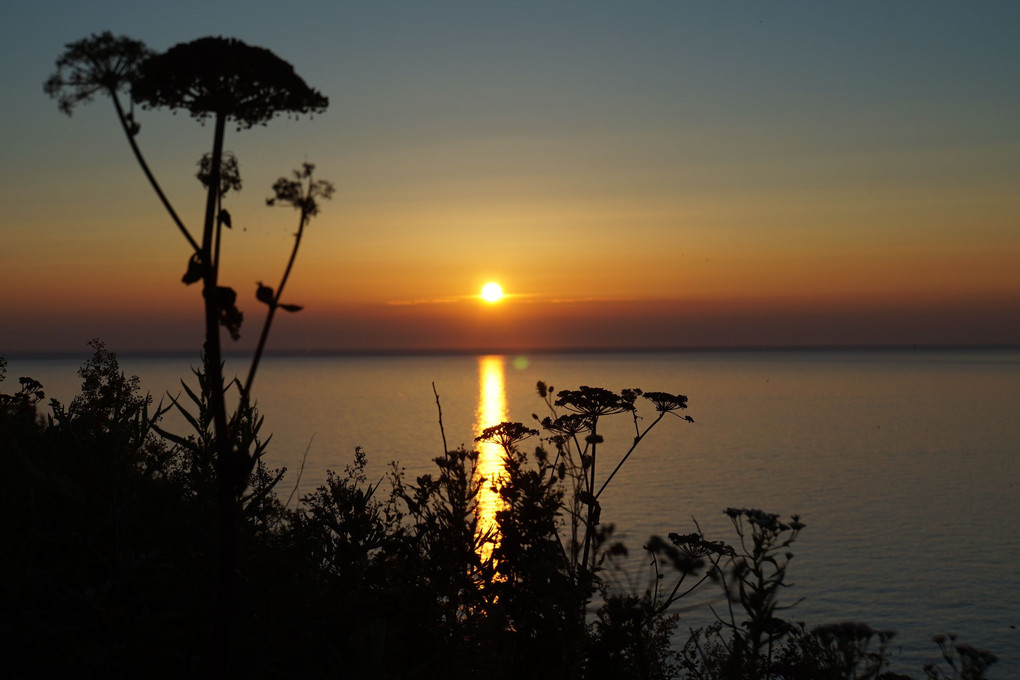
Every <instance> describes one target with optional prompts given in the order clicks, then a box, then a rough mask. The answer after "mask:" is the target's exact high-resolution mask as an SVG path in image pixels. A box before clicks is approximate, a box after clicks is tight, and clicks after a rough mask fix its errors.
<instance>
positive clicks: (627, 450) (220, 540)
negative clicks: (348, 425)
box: [0, 33, 995, 680]
mask: <svg viewBox="0 0 1020 680" xmlns="http://www.w3.org/2000/svg"><path fill="white" fill-rule="evenodd" d="M56 65H57V70H56V72H55V73H54V74H53V75H52V76H51V77H50V78H49V79H48V80H47V81H46V84H45V91H46V92H47V93H48V94H49V95H50V96H52V97H53V98H54V99H56V100H57V102H58V105H59V107H60V109H61V110H62V111H64V112H65V113H67V114H68V115H70V114H71V113H72V111H73V110H74V109H75V108H76V107H77V106H78V105H80V104H84V103H88V102H90V101H91V100H92V99H93V98H94V97H95V96H96V95H97V94H98V95H103V96H106V97H108V98H109V99H110V100H111V102H112V104H113V107H114V111H115V113H116V116H117V120H118V122H119V124H120V126H121V129H122V131H123V132H124V134H125V138H126V140H127V142H128V145H129V147H130V149H131V151H132V153H133V155H134V157H135V160H136V161H137V162H138V164H139V167H140V168H141V170H142V172H143V174H144V175H145V177H146V179H147V180H148V182H149V184H150V185H151V187H152V189H153V191H154V192H155V193H156V195H157V197H158V199H159V200H160V201H161V203H162V204H163V206H164V208H165V209H166V211H167V213H168V215H169V217H170V219H171V222H172V223H173V225H174V226H175V227H176V229H177V230H178V231H179V232H180V233H181V235H182V236H183V238H184V240H185V241H186V243H187V246H188V250H187V253H186V254H187V258H184V257H183V256H182V265H183V267H182V269H183V270H184V275H183V277H182V279H181V280H182V283H184V284H185V285H192V286H195V287H196V288H200V289H201V309H202V315H203V319H204V322H205V325H204V328H205V336H204V343H203V347H202V353H201V364H200V365H199V367H198V368H193V369H192V370H193V375H192V376H189V377H188V378H187V379H186V380H182V383H181V385H182V389H183V393H181V394H180V395H178V396H177V397H171V396H167V397H166V399H167V400H168V401H161V402H160V403H159V404H158V405H155V406H154V404H153V400H152V399H151V398H150V397H149V396H148V395H144V394H142V393H141V391H140V381H139V379H138V378H137V377H126V376H125V375H124V373H123V372H122V371H121V370H120V366H119V363H118V361H117V358H116V356H115V355H114V354H112V353H111V352H108V351H107V350H106V348H105V347H104V346H103V345H102V343H100V342H98V341H93V342H92V343H91V346H92V348H93V350H94V354H93V356H92V358H91V359H89V360H88V361H87V362H86V363H85V364H84V365H83V366H82V368H81V370H80V372H79V374H80V376H81V378H82V388H81V392H80V394H79V395H78V396H76V397H74V398H73V399H72V400H71V401H70V403H68V404H66V405H65V404H61V403H59V402H58V401H56V400H53V399H51V400H50V401H49V403H48V408H46V409H42V408H41V404H43V401H44V399H45V393H44V391H43V386H42V385H40V384H39V383H38V382H37V381H35V380H33V379H31V378H28V377H22V378H20V380H19V388H18V389H17V390H15V391H13V392H12V393H10V394H0V465H3V469H4V475H3V476H2V478H0V479H2V481H0V508H2V510H3V511H4V513H5V522H4V524H3V532H4V533H3V534H2V536H0V539H2V541H3V545H4V547H5V559H4V560H2V562H0V564H2V565H3V566H2V567H0V568H2V569H3V571H2V573H0V639H2V643H0V644H2V648H0V650H2V651H3V653H4V655H3V661H2V663H3V668H4V671H6V675H7V676H8V677H13V678H49V677H60V676H65V675H67V676H83V677H103V678H106V677H193V676H199V675H205V676H208V677H215V678H223V677H274V678H275V677H299V678H337V677H340V678H348V677H349V678H362V677H371V678H411V677H415V678H466V677H475V676H478V675H484V676H485V677H489V678H494V679H497V680H498V679H502V678H508V679H509V678H520V677H534V678H567V679H578V680H580V679H601V678H607V679H609V678H614V679H615V678H672V677H679V678H685V679H687V680H709V679H732V680H808V679H816V678H817V679H821V680H830V679H831V680H837V679H847V680H849V679H850V678H855V679H856V678H875V679H876V680H896V679H899V680H902V679H903V678H906V677H908V676H904V675H897V674H893V673H890V672H888V671H886V670H885V668H886V664H887V661H888V655H889V650H890V647H889V643H890V639H891V637H892V633H889V632H884V631H875V630H872V629H871V628H870V627H868V626H867V625H865V624H862V623H837V624H831V625H822V626H817V627H813V628H808V627H807V626H806V625H805V624H802V623H798V622H795V621H792V620H787V619H784V618H783V612H784V611H785V610H786V608H787V603H786V602H785V600H781V598H780V595H781V593H782V591H783V590H784V589H785V588H786V587H787V586H788V585H789V584H788V582H787V581H786V571H787V568H788V566H789V564H790V560H791V559H792V557H793V554H792V552H791V546H792V544H793V542H794V541H795V539H796V537H797V535H798V534H799V532H800V531H801V530H802V529H803V528H804V525H803V524H802V523H801V522H800V519H799V518H798V517H797V516H793V517H792V518H791V519H789V520H785V521H784V520H781V519H780V516H779V515H776V514H770V513H766V512H763V511H761V510H757V509H746V508H729V509H727V510H726V511H725V512H726V514H727V515H728V516H729V518H730V520H731V522H732V525H733V530H734V537H732V538H731V539H730V542H729V543H727V542H724V541H720V540H716V539H709V538H707V537H705V536H704V535H702V533H701V531H700V529H699V528H698V527H697V525H695V526H694V527H692V528H690V529H688V532H687V533H683V534H681V533H670V534H668V537H667V538H666V539H663V538H657V537H652V538H650V539H649V541H648V543H647V545H646V546H645V548H644V549H645V550H646V552H647V557H648V559H649V560H651V562H652V564H653V566H654V569H655V573H656V576H655V578H653V579H651V582H650V583H649V584H648V587H647V589H645V590H644V591H641V592H619V591H615V590H613V589H612V588H610V585H609V583H608V581H607V580H606V579H605V574H606V573H607V572H606V570H607V569H608V568H609V567H610V566H611V565H612V564H613V562H614V560H618V559H620V558H621V557H623V556H625V555H626V551H627V548H626V547H625V546H623V545H622V544H621V543H619V542H618V541H615V540H614V539H613V528H612V527H611V526H609V525H605V524H602V523H601V522H600V516H601V504H600V501H599V497H600V494H601V493H602V490H603V489H605V488H606V486H607V485H608V484H609V483H610V482H611V481H612V479H613V477H614V475H615V474H616V471H617V470H619V469H620V467H621V466H622V465H623V464H624V463H625V462H626V461H627V459H628V457H629V456H630V454H631V453H632V452H633V451H634V449H635V448H636V447H637V446H638V445H639V444H640V443H641V441H642V439H643V438H644V437H645V436H646V434H648V433H649V431H650V430H651V429H652V428H654V427H656V426H657V425H658V424H659V423H660V422H661V421H663V420H665V419H669V420H670V421H671V422H672V419H673V418H679V419H680V420H681V421H685V422H692V419H691V418H690V417H689V416H686V415H682V413H681V412H682V411H684V410H685V409H686V407H687V397H686V396H683V395H675V394H667V393H664V392H642V391H641V390H637V389H629V390H623V391H621V392H620V393H614V392H610V391H608V390H604V389H601V388H598V387H588V386H581V387H578V388H577V389H570V390H561V391H558V392H557V391H555V390H554V389H553V388H552V387H550V386H547V385H544V384H542V383H539V384H538V394H539V397H540V398H541V399H542V401H543V402H544V405H545V410H546V411H547V414H546V415H545V416H544V417H542V418H539V417H537V416H536V418H535V420H536V423H535V425H536V428H537V427H540V428H541V432H540V431H539V430H538V429H533V428H532V427H529V426H527V425H524V424H522V423H501V424H498V425H495V426H493V427H490V428H487V429H486V430H485V431H484V432H483V433H482V435H481V436H480V437H479V440H486V441H487V442H495V443H497V444H498V445H499V447H501V450H502V452H503V467H502V469H501V471H500V472H499V473H498V474H496V475H495V476H494V477H492V478H488V479H483V478H482V477H481V475H480V474H479V472H478V470H477V463H478V453H477V452H476V451H474V450H469V449H466V448H459V449H455V450H450V449H449V448H448V447H447V446H446V442H445V434H444V446H443V455H441V456H439V457H437V458H435V459H434V462H435V470H434V471H433V472H432V473H431V474H424V475H421V476H419V477H417V478H415V479H413V480H412V479H408V478H407V477H406V475H405V473H404V471H403V469H402V468H401V467H400V465H399V463H393V465H392V466H391V471H390V474H389V475H388V477H387V478H384V479H383V480H378V481H373V480H369V479H368V478H367V477H366V474H365V469H366V464H367V457H366V454H365V452H364V451H362V450H361V449H357V450H356V451H355V452H354V456H353V459H352V461H351V462H350V463H349V464H348V465H347V466H346V467H345V469H344V471H343V472H330V473H328V474H327V477H326V480H325V482H324V483H323V484H322V485H321V486H320V487H318V488H317V489H316V490H315V491H314V492H312V493H310V494H307V495H305V496H304V497H302V498H299V499H294V498H293V493H291V494H290V495H289V496H288V497H287V498H286V499H282V497H281V496H282V492H281V495H278V489H279V488H281V487H280V484H281V482H283V481H284V479H285V472H286V471H285V470H282V469H281V470H270V469H269V468H268V467H267V466H266V464H265V460H264V458H265V453H266V450H267V447H268V445H269V444H270V436H268V435H266V434H265V433H263V432H262V431H261V428H262V423H263V420H262V417H261V415H260V414H259V411H258V408H257V404H256V400H255V398H254V392H253V382H254V380H255V377H256V376H257V374H258V368H259V363H260V360H261V358H262V357H263V355H264V352H265V351H266V349H267V338H268V335H269V331H270V328H271V326H272V323H273V319H274V316H275V313H276V312H277V311H278V310H283V311H285V312H288V313H296V312H300V311H301V309H302V307H301V305H299V304H294V303H292V302H286V301H284V300H283V299H282V294H283V290H284V288H285V286H286V283H287V281H288V277H289V275H290V273H291V269H292V267H293V265H294V262H295V258H296V255H297V252H298V248H299V246H300V243H301V241H302V237H303V234H304V231H305V227H306V226H308V224H309V222H310V220H311V218H312V217H314V216H316V215H317V214H318V212H319V204H320V202H321V201H322V200H325V199H329V198H330V196H331V195H332V193H333V187H332V185H331V184H330V183H329V182H326V181H324V180H321V179H316V178H315V177H314V166H313V165H311V164H310V163H304V164H302V166H301V168H300V169H298V170H297V171H295V172H294V173H293V175H292V176H289V177H281V178H280V179H279V180H277V181H276V182H275V183H274V185H273V187H272V192H273V193H272V196H271V198H269V199H268V200H267V204H269V205H285V206H291V207H293V208H294V209H296V210H297V211H298V213H299V218H298V226H297V231H296V233H295V234H294V243H293V246H292V248H291V250H290V253H289V256H288V259H287V263H286V266H285V268H284V271H283V274H282V277H281V278H280V279H279V283H278V284H277V285H276V287H275V288H274V287H270V286H268V285H265V284H264V283H262V282H257V283H256V284H255V290H254V298H255V301H256V302H257V303H258V304H259V305H265V306H266V314H265V317H264V321H263V324H262V327H261V329H260V331H259V334H258V343H257V345H256V348H255V350H254V351H253V353H252V356H251V359H250V366H249V368H248V371H247V377H246V378H245V379H243V380H242V379H241V378H240V377H234V378H232V379H229V380H227V379H226V378H225V376H224V363H223V357H224V356H227V355H228V354H229V352H228V351H227V350H225V348H224V346H223V342H222V338H221V335H222V334H223V333H224V332H226V333H227V334H228V336H229V337H230V338H231V339H232V340H233V341H236V340H238V339H239V337H240V335H241V329H242V326H243V324H244V321H245V314H244V312H243V311H242V309H241V302H240V297H239V295H238V293H237V291H235V290H234V289H233V288H231V287H229V286H226V285H224V284H223V282H222V281H221V279H220V274H221V272H220V253H221V246H222V247H225V245H224V244H225V243H226V239H225V238H224V234H225V231H224V229H227V230H229V229H232V226H233V225H232V218H231V216H230V213H229V212H228V210H227V209H226V208H225V207H224V201H225V198H226V197H227V196H228V194H230V193H231V192H234V193H236V192H238V191H240V189H241V175H240V170H239V164H238V161H237V159H236V158H235V157H234V156H233V154H231V153H230V152H229V151H225V150H224V149H225V147H224V140H225V136H226V130H227V123H228V122H229V123H230V125H231V127H235V126H236V129H237V130H245V129H248V128H250V127H252V126H254V125H263V124H266V123H267V122H268V121H269V120H271V119H272V118H274V117H275V116H277V115H286V116H291V117H298V116H302V115H307V114H313V113H317V112H321V111H323V110H325V108H326V107H327V106H328V100H327V99H326V97H324V96H323V95H321V94H320V93H319V92H317V91H315V90H314V89H312V88H310V87H308V86H307V85H306V84H305V82H304V81H303V80H302V79H301V78H300V77H298V76H297V74H296V73H295V72H294V69H293V67H292V66H291V65H290V64H288V63H287V62H285V61H283V60H282V59H280V58H279V57H277V56H276V55H274V54H273V53H272V52H270V51H268V50H265V49H263V48H258V47H251V46H249V45H246V44H244V43H242V42H241V41H238V40H234V39H228V38H200V39H198V40H194V41H191V42H189V43H182V44H179V45H175V46H173V47H171V48H170V49H168V50H167V51H166V52H163V53H158V52H153V51H152V50H150V49H148V48H147V47H146V46H145V45H144V44H142V43H140V42H138V41H136V40H132V39H130V38H126V37H115V36H113V35H112V34H110V33H102V34H96V35H92V36H90V37H89V38H86V39H83V40H80V41H77V42H74V43H70V44H69V45H67V50H66V51H65V53H64V54H63V55H61V56H60V57H59V58H58V60H57V64H56ZM125 98H126V103H125ZM136 105H137V106H136ZM159 108H168V109H171V110H173V111H179V110H184V111H187V112H188V113H189V115H191V116H192V117H193V118H195V119H197V120H200V121H207V120H208V121H212V122H213V128H214V131H213V142H212V148H211V151H210V152H209V153H207V154H205V155H204V156H202V158H201V159H199V162H198V172H197V174H196V177H197V179H198V180H199V182H200V183H201V185H202V186H203V188H204V190H205V193H206V207H205V211H204V214H203V216H202V220H201V229H196V230H194V233H195V234H198V237H197V238H196V236H194V235H193V231H192V230H191V229H189V228H188V226H187V225H186V224H185V222H184V220H182V219H181V217H180V216H179V215H178V214H177V212H176V211H175V210H174V208H173V205H172V203H171V202H170V200H169V199H168V198H167V196H166V195H165V194H164V192H163V190H162V188H161V186H160V184H159V182H158V181H157V180H156V177H155V175H154V173H153V171H152V170H151V168H150V167H149V165H148V163H147V162H146V160H145V157H144V155H143V153H142V150H141V148H140V146H139V139H140V131H141V129H142V127H141V124H140V121H139V120H138V118H137V117H136V115H138V116H140V114H141V112H142V111H146V110H152V109H159ZM192 226H194V225H192ZM196 284H197V285H196ZM248 285H250V284H248ZM244 328H245V329H246V330H247V326H244ZM5 369H6V362H4V361H2V360H0V378H3V377H5V373H6V370H5ZM350 389H352V390H356V389H357V386H356V385H352V386H350ZM228 393H229V398H230V401H231V404H232V406H231V409H228V407H227V399H228ZM436 404H437V407H438V408H439V427H440V431H441V432H442V411H441V403H440V399H439V395H438V393H437V394H436ZM170 411H174V412H175V415H177V416H179V417H181V418H183V420H184V422H185V423H186V425H183V427H188V428H189V431H187V432H180V431H178V432H171V431H168V430H166V429H164V428H163V427H162V426H161V418H162V416H164V415H166V414H167V413H169V412H170ZM639 414H640V415H639ZM606 418H625V419H626V418H630V419H632V422H633V426H634V439H633V442H632V443H630V444H628V445H626V446H624V447H622V448H620V445H619V443H618V442H616V443H612V444H609V443H606V442H605V441H604V440H603V437H602V435H601V434H599V426H600V423H601V422H603V421H604V420H605V419H606ZM529 440H531V441H532V442H537V444H535V445H534V446H532V445H531V444H525V443H524V442H526V441H529ZM607 447H609V448H608V454H607ZM607 455H608V457H607ZM614 466H615V467H614ZM607 472H608V474H607ZM384 481H385V482H386V485H385V486H384V485H383V482H384ZM489 493H495V494H496V495H497V496H498V503H497V504H496V508H495V514H494V518H493V519H492V521H489V520H483V519H482V518H481V512H480V506H481V501H482V498H483V496H484V495H485V494H489ZM691 529H693V530H691ZM704 589H715V591H716V593H717V598H716V599H717V600H718V601H719V602H722V603H723V604H722V605H720V606H719V607H718V608H717V609H716V610H714V611H715V614H716V622H715V623H714V624H712V625H710V626H707V627H705V628H702V629H698V630H694V631H691V632H690V635H689V637H687V638H684V637H683V635H682V634H680V635H679V638H680V640H679V641H678V640H677V635H676V634H677V632H678V630H679V628H678V625H679V623H680V621H681V620H680V614H679V613H678V609H677V607H675V606H674V605H676V603H677V602H678V601H680V600H682V599H683V598H684V597H686V596H687V595H689V594H690V593H691V592H692V591H694V590H698V591H699V592H700V591H702V590H704ZM684 640H686V641H684ZM936 644H937V645H938V647H939V649H940V650H941V657H942V658H941V660H940V661H939V662H938V663H936V664H932V665H929V666H926V667H925V668H924V673H925V677H926V678H929V679H931V680H943V679H945V678H980V677H983V675H984V670H985V668H986V667H987V666H988V665H989V664H991V663H992V662H993V661H994V660H995V658H994V656H992V655H991V654H990V653H988V652H985V651H982V650H978V649H975V648H973V647H970V646H969V645H966V644H962V643H957V641H956V640H955V639H953V638H938V639H937V640H936Z"/></svg>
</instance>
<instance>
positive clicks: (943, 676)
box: [924, 634, 998, 680]
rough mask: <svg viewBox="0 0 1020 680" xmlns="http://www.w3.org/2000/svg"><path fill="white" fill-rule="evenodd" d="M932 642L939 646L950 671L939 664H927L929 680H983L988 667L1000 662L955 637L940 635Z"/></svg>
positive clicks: (925, 672) (925, 673)
mask: <svg viewBox="0 0 1020 680" xmlns="http://www.w3.org/2000/svg"><path fill="white" fill-rule="evenodd" d="M932 642H934V643H935V644H936V645H938V646H939V650H940V651H941V652H942V660H943V661H945V663H946V665H947V666H948V670H945V669H943V668H942V667H941V666H939V665H938V663H930V664H926V665H925V667H924V676H925V677H926V678H928V680H981V678H984V677H985V671H987V670H988V667H989V666H991V665H992V664H994V663H995V662H996V661H998V657H996V656H995V655H994V654H992V653H991V652H989V651H987V650H984V649H977V648H976V647H973V646H971V645H968V644H966V643H964V642H957V641H956V636H955V635H942V634H939V635H936V636H935V637H934V638H932Z"/></svg>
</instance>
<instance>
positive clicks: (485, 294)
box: [482, 282, 503, 302]
mask: <svg viewBox="0 0 1020 680" xmlns="http://www.w3.org/2000/svg"><path fill="white" fill-rule="evenodd" d="M502 297H503V289H502V288H501V287H500V285H499V284H498V283H495V282H490V283H487V284H485V286H484V287H482V299H483V300H485V301H486V302H497V301H499V300H500V298H502Z"/></svg>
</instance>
